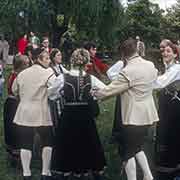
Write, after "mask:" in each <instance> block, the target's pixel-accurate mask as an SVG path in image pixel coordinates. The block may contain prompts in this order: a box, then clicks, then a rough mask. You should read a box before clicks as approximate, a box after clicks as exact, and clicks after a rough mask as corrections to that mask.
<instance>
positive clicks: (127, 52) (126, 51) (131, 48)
mask: <svg viewBox="0 0 180 180" xmlns="http://www.w3.org/2000/svg"><path fill="white" fill-rule="evenodd" d="M119 50H120V54H121V56H122V58H128V57H131V56H132V55H133V54H134V53H135V52H137V41H136V40H135V39H127V40H125V41H124V42H123V43H122V45H120V46H119Z"/></svg>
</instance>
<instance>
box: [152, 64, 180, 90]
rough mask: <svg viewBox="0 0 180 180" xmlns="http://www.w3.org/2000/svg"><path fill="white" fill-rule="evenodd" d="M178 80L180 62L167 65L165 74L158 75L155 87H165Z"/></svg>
mask: <svg viewBox="0 0 180 180" xmlns="http://www.w3.org/2000/svg"><path fill="white" fill-rule="evenodd" d="M176 80H180V64H171V65H170V66H167V67H166V71H165V73H164V74H162V75H160V76H158V78H157V80H156V81H155V86H154V89H160V88H165V87H166V86H168V85H169V84H171V83H172V82H174V81H176Z"/></svg>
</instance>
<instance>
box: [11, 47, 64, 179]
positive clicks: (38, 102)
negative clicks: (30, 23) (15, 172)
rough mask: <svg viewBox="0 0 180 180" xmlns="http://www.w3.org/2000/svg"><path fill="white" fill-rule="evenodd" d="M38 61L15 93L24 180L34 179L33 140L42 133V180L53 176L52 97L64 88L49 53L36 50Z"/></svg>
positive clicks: (23, 74) (19, 77)
mask: <svg viewBox="0 0 180 180" xmlns="http://www.w3.org/2000/svg"><path fill="white" fill-rule="evenodd" d="M34 53H35V56H36V61H35V64H33V65H32V66H31V67H29V68H27V69H25V70H24V71H22V72H20V73H19V74H18V75H17V77H16V79H15V80H14V82H13V85H12V92H13V94H14V95H16V96H17V97H18V98H19V100H20V102H19V105H18V108H17V111H16V114H15V117H14V120H13V122H14V123H15V125H16V134H17V141H16V142H17V146H18V149H20V158H21V163H22V168H23V177H24V180H29V179H31V170H30V164H31V158H32V148H33V139H34V135H35V133H38V134H39V136H40V139H41V145H42V172H41V180H47V179H48V180H49V179H50V177H51V172H50V161H51V153H52V145H53V141H52V137H53V134H52V125H53V123H52V120H51V116H50V110H49V106H48V96H50V97H51V98H55V97H56V96H57V95H58V93H59V90H60V89H61V88H62V87H63V85H64V84H63V83H64V79H63V76H62V75H59V76H57V77H56V76H55V74H54V72H53V70H52V69H51V68H48V67H49V63H50V58H49V53H48V52H47V51H45V50H44V49H40V48H37V49H36V50H35V52H34Z"/></svg>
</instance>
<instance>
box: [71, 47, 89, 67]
mask: <svg viewBox="0 0 180 180" xmlns="http://www.w3.org/2000/svg"><path fill="white" fill-rule="evenodd" d="M88 62H90V54H89V51H88V50H86V49H84V48H79V49H76V50H75V51H74V52H73V53H72V55H71V64H72V65H73V66H79V67H83V66H84V65H85V64H87V63H88Z"/></svg>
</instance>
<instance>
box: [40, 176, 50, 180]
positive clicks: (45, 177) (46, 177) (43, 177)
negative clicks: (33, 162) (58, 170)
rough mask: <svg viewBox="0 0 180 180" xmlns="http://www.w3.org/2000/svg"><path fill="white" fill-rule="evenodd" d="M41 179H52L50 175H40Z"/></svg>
mask: <svg viewBox="0 0 180 180" xmlns="http://www.w3.org/2000/svg"><path fill="white" fill-rule="evenodd" d="M41 180H52V176H46V175H41Z"/></svg>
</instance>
